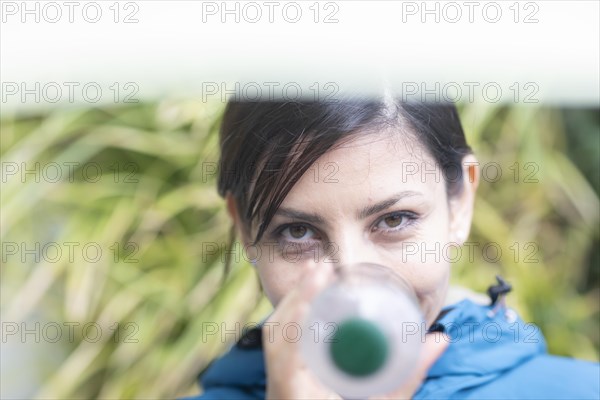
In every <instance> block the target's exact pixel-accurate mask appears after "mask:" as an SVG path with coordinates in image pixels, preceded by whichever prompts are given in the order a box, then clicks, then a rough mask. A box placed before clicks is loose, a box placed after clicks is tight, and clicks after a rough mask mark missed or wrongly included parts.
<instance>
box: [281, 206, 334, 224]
mask: <svg viewBox="0 0 600 400" xmlns="http://www.w3.org/2000/svg"><path fill="white" fill-rule="evenodd" d="M275 215H283V216H284V217H288V218H292V219H301V220H304V221H306V222H310V223H312V224H315V225H317V224H319V225H327V222H325V218H323V217H322V216H321V215H319V214H311V213H307V212H304V211H300V210H295V209H293V208H284V207H280V208H279V209H278V210H277V211H276V212H275Z"/></svg>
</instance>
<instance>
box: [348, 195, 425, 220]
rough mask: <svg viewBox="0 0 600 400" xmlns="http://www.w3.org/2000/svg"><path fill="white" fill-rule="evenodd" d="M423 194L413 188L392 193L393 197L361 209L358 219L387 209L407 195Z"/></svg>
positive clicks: (357, 215)
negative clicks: (412, 189)
mask: <svg viewBox="0 0 600 400" xmlns="http://www.w3.org/2000/svg"><path fill="white" fill-rule="evenodd" d="M422 195H423V194H422V193H420V192H414V191H411V190H407V191H403V192H399V193H396V194H394V195H392V197H390V198H388V199H386V200H383V201H380V202H379V203H377V204H373V205H372V206H367V207H365V208H363V209H362V210H361V211H359V212H358V213H357V214H356V218H357V219H364V218H367V217H368V216H370V215H373V214H376V213H378V212H380V211H383V210H385V209H386V208H388V207H391V206H393V205H394V204H396V203H397V202H399V201H400V200H402V199H403V198H405V197H412V196H422Z"/></svg>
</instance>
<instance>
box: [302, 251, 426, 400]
mask: <svg viewBox="0 0 600 400" xmlns="http://www.w3.org/2000/svg"><path fill="white" fill-rule="evenodd" d="M423 321H424V319H423V316H422V314H421V311H420V309H419V305H418V301H417V299H416V296H415V295H414V292H413V290H412V289H411V287H410V285H409V284H408V283H407V282H406V281H404V280H403V279H402V278H400V277H399V276H398V275H397V274H395V273H393V272H392V271H391V270H390V269H389V268H386V267H384V266H381V265H378V264H370V263H360V264H354V265H350V266H342V267H338V268H337V269H336V272H335V278H334V280H333V282H332V283H330V284H329V285H328V286H327V287H326V288H325V289H324V290H323V291H322V292H321V293H319V294H318V295H317V296H316V297H315V299H314V300H313V302H312V304H311V308H310V310H309V313H308V317H307V318H306V320H305V321H304V326H303V327H302V332H303V335H302V338H301V349H302V355H303V357H304V360H305V362H306V364H307V365H308V367H309V368H311V369H312V370H313V372H314V373H315V374H316V376H318V377H319V379H320V380H321V382H322V383H323V384H325V385H326V386H328V387H329V388H330V389H332V390H333V391H335V392H336V393H338V394H339V395H340V396H342V397H344V398H347V399H359V398H368V397H369V396H375V395H383V394H387V393H390V392H393V391H394V390H395V389H398V388H399V387H401V386H402V384H403V383H404V382H405V381H406V379H407V378H408V377H409V376H410V375H411V373H412V372H413V371H414V368H415V366H416V364H417V361H418V358H419V354H420V351H421V345H422V335H423V334H424V332H423V329H424V323H423Z"/></svg>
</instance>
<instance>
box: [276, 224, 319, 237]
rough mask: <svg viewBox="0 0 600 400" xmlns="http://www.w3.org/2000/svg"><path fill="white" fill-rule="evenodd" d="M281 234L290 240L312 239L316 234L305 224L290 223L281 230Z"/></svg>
mask: <svg viewBox="0 0 600 400" xmlns="http://www.w3.org/2000/svg"><path fill="white" fill-rule="evenodd" d="M281 235H282V236H283V237H284V239H288V240H289V239H292V240H308V239H312V237H313V236H314V235H315V234H314V232H313V231H312V229H310V228H308V227H307V226H305V225H290V226H288V227H287V228H285V229H283V230H282V231H281Z"/></svg>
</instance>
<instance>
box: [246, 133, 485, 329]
mask: <svg viewBox="0 0 600 400" xmlns="http://www.w3.org/2000/svg"><path fill="white" fill-rule="evenodd" d="M468 157H471V158H472V156H468ZM466 168H467V170H466V171H465V172H467V173H466V174H463V176H465V183H466V184H465V186H464V189H463V192H462V194H460V195H458V196H457V197H456V198H452V199H450V201H449V199H448V197H447V195H446V184H445V181H444V178H443V175H442V171H441V169H439V168H438V167H437V166H436V164H435V162H434V159H433V158H432V157H431V156H430V155H429V154H428V152H427V151H425V149H424V148H423V147H422V146H421V145H420V144H419V143H417V142H416V141H415V140H409V139H404V140H399V139H398V136H396V137H395V138H394V137H393V136H390V135H388V134H382V133H378V134H363V135H357V136H355V137H354V138H353V139H352V140H350V141H348V142H346V144H344V145H342V146H341V147H339V148H336V149H333V150H330V151H329V152H328V153H326V154H325V155H323V156H322V157H321V158H320V159H319V160H317V162H316V163H315V165H313V167H312V168H311V169H309V170H308V171H307V172H306V173H305V174H304V175H303V176H302V178H301V179H300V180H299V181H298V182H297V183H296V185H295V186H294V187H293V189H292V190H291V191H290V192H289V194H288V195H287V197H286V198H285V200H284V201H283V203H282V204H281V206H280V208H279V209H278V211H277V213H276V215H275V216H274V218H273V220H272V222H271V224H270V225H269V227H268V228H267V230H266V231H265V235H264V237H263V239H262V240H261V242H260V244H259V247H260V255H259V256H258V257H257V258H256V264H255V265H256V267H257V270H258V273H259V275H260V279H261V282H262V285H263V288H264V291H265V293H266V295H267V296H268V298H269V299H270V300H271V302H272V303H273V304H274V305H277V303H278V302H279V301H280V300H281V299H282V298H283V297H284V296H285V295H286V293H288V292H290V291H291V290H292V289H293V288H294V287H295V286H296V285H297V283H298V282H299V280H300V279H301V278H302V276H303V274H304V273H307V271H311V270H312V267H315V264H317V265H316V267H319V265H321V266H323V265H324V263H334V264H351V263H357V262H371V263H377V264H381V265H384V266H387V267H389V268H391V269H393V271H394V272H395V273H397V274H398V275H401V276H402V277H403V278H404V279H405V280H406V281H407V282H409V283H410V284H411V285H412V287H413V289H414V291H415V293H416V295H417V297H418V299H419V302H420V304H421V308H422V310H423V312H424V314H425V317H426V320H427V322H428V324H429V323H431V322H432V321H433V320H434V319H435V317H436V316H437V314H438V312H439V310H440V308H441V307H442V305H443V304H444V300H445V296H446V291H447V287H448V282H449V272H450V262H449V260H450V259H451V257H452V251H451V250H452V249H451V248H450V247H451V246H452V243H462V242H463V241H464V240H465V239H466V237H467V235H468V231H469V227H470V223H471V212H472V205H473V195H474V191H475V187H476V182H469V176H471V178H473V175H476V174H473V172H472V171H469V170H468V168H469V167H466ZM469 172H470V173H469ZM255 234H256V231H253V232H252V235H255ZM252 237H254V236H252ZM244 242H245V243H247V244H248V243H250V238H248V237H246V238H244Z"/></svg>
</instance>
